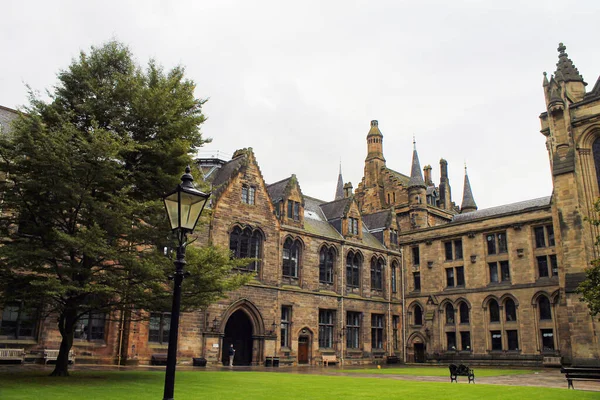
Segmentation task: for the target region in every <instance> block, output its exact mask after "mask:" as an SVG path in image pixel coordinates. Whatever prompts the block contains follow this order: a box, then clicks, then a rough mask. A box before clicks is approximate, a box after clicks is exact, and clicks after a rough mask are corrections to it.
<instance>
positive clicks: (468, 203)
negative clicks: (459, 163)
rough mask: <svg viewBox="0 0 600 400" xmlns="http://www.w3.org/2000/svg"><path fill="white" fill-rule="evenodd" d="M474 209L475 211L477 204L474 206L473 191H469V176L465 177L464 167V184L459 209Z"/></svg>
mask: <svg viewBox="0 0 600 400" xmlns="http://www.w3.org/2000/svg"><path fill="white" fill-rule="evenodd" d="M471 208H472V209H475V210H477V204H475V199H474V198H473V191H471V183H470V182H469V175H467V170H466V167H465V184H464V189H463V198H462V203H461V205H460V209H461V210H464V209H471Z"/></svg>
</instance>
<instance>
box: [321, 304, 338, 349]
mask: <svg viewBox="0 0 600 400" xmlns="http://www.w3.org/2000/svg"><path fill="white" fill-rule="evenodd" d="M334 321H335V311H333V310H319V347H320V348H332V347H333V325H334Z"/></svg>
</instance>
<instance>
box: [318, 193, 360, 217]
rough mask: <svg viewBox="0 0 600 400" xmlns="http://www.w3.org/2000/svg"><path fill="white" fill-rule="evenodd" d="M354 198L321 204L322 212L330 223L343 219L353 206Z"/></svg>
mask: <svg viewBox="0 0 600 400" xmlns="http://www.w3.org/2000/svg"><path fill="white" fill-rule="evenodd" d="M352 201H353V197H346V198H343V199H341V200H334V201H332V202H330V203H324V204H321V210H323V214H324V215H325V217H326V218H327V220H328V221H331V220H333V219H338V218H342V217H343V216H344V215H346V212H347V211H348V209H349V208H350V204H352Z"/></svg>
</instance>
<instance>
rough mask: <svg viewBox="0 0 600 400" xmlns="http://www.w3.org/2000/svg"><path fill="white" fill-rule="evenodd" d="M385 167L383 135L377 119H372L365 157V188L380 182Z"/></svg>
mask: <svg viewBox="0 0 600 400" xmlns="http://www.w3.org/2000/svg"><path fill="white" fill-rule="evenodd" d="M382 167H385V158H384V157H383V135H382V134H381V131H380V130H379V123H378V122H377V120H372V121H371V129H369V133H368V134H367V158H366V159H365V174H364V177H365V180H364V184H365V188H371V187H375V186H377V185H378V184H379V172H380V171H381V168H382Z"/></svg>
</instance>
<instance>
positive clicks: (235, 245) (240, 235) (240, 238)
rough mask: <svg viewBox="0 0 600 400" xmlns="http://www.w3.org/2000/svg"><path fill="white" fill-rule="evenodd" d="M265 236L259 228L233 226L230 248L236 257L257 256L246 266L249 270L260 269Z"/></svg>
mask: <svg viewBox="0 0 600 400" xmlns="http://www.w3.org/2000/svg"><path fill="white" fill-rule="evenodd" d="M262 242H263V237H262V234H261V233H260V231H259V230H252V229H251V228H245V229H243V230H242V229H241V228H240V227H239V226H236V227H235V228H233V231H232V232H231V234H230V235H229V250H230V251H231V254H232V256H233V257H235V258H256V259H257V260H255V261H252V262H251V263H250V264H248V266H247V267H246V268H245V269H246V270H248V271H258V268H259V265H260V264H259V260H258V259H260V257H261V250H262Z"/></svg>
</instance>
